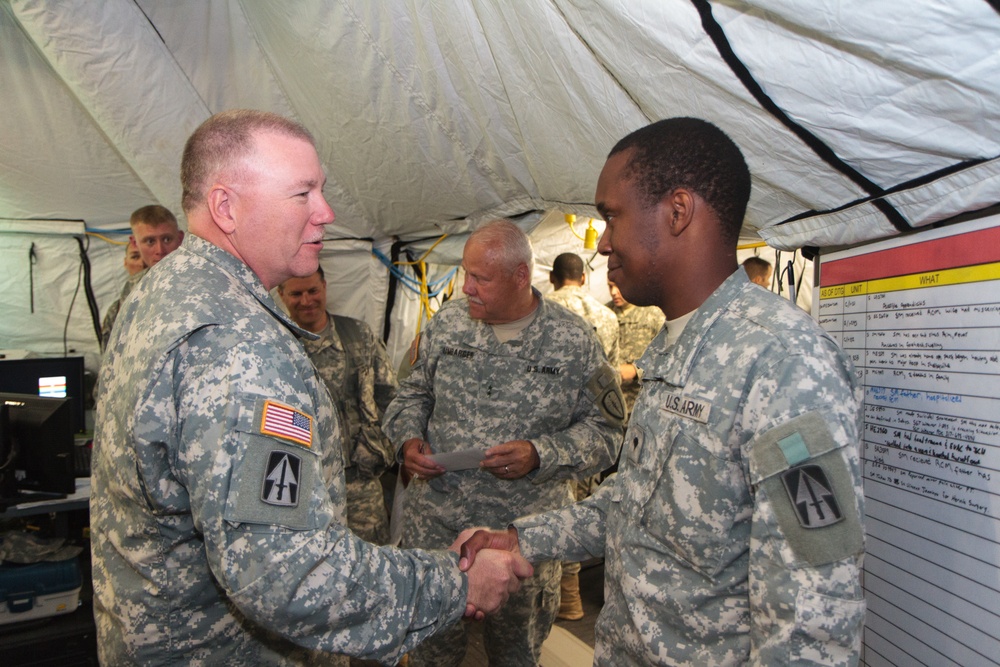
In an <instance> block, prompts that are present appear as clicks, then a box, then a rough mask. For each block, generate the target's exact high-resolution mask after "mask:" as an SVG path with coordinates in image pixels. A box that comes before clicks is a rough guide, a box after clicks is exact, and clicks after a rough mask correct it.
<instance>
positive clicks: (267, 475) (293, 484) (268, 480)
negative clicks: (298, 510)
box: [260, 450, 302, 507]
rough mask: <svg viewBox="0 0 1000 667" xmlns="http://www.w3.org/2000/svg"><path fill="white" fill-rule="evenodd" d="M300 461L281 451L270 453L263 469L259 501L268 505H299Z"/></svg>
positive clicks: (292, 455)
mask: <svg viewBox="0 0 1000 667" xmlns="http://www.w3.org/2000/svg"><path fill="white" fill-rule="evenodd" d="M301 471H302V459H300V458H299V457H298V456H295V455H294V454H290V453H288V452H284V451H281V450H276V451H272V452H271V454H270V455H269V456H268V457H267V466H265V468H264V483H263V484H262V485H261V491H260V499H261V500H262V501H263V502H265V503H267V504H268V505H277V506H279V507H295V506H297V505H298V504H299V476H300V473H301Z"/></svg>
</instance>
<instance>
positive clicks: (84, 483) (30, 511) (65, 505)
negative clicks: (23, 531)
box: [0, 477, 90, 520]
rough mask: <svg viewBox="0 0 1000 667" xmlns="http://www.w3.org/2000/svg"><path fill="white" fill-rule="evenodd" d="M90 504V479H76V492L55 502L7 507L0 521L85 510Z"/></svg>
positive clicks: (43, 501) (1, 514)
mask: <svg viewBox="0 0 1000 667" xmlns="http://www.w3.org/2000/svg"><path fill="white" fill-rule="evenodd" d="M89 504H90V478H89V477H77V478H76V492H75V493H73V494H71V495H68V496H66V497H65V498H58V499H56V500H39V501H37V502H24V503H21V504H19V505H14V506H12V507H8V508H7V509H6V510H4V511H2V512H0V520H2V519H13V518H16V517H19V516H32V515H34V514H48V513H50V512H65V511H68V510H82V509H87V506H88V505H89Z"/></svg>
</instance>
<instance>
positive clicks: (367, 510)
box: [302, 313, 396, 544]
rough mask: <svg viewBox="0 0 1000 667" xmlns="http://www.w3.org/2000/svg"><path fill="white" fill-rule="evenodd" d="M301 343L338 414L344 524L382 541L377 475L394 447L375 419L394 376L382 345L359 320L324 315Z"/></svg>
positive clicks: (392, 390) (384, 520)
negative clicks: (323, 324) (344, 487)
mask: <svg viewBox="0 0 1000 667" xmlns="http://www.w3.org/2000/svg"><path fill="white" fill-rule="evenodd" d="M302 342H303V345H304V346H305V348H306V352H308V353H309V358H310V359H312V362H313V364H314V365H315V366H316V370H317V371H319V375H320V377H322V378H323V380H324V381H325V382H326V386H327V389H329V390H330V396H331V397H332V398H333V403H334V405H335V406H336V407H337V411H338V415H339V416H340V418H341V428H342V429H343V434H342V441H343V444H344V460H345V461H347V468H346V470H345V471H344V475H345V478H346V480H347V525H348V526H349V527H350V529H351V530H353V531H354V534H355V535H357V536H358V537H360V538H361V539H363V540H365V541H366V542H372V543H374V544H386V543H387V542H388V541H389V515H388V514H387V513H386V509H385V497H384V495H383V493H382V483H381V482H380V481H379V478H380V477H381V476H382V473H383V472H385V471H386V469H388V467H389V466H390V465H392V462H393V460H394V459H395V450H393V448H392V444H391V443H390V442H389V439H388V438H387V437H385V434H383V433H382V426H381V424H380V422H381V419H382V414H383V413H384V412H385V408H386V407H387V406H388V405H389V401H391V400H392V397H393V396H395V395H396V375H395V373H393V371H392V365H391V363H390V362H389V356H388V355H387V354H386V352H385V346H384V345H383V344H382V341H380V340H379V339H378V338H376V337H375V334H373V333H372V330H371V329H370V328H369V327H368V325H367V324H365V323H364V322H362V321H360V320H356V319H353V318H350V317H342V316H340V315H332V314H330V313H327V324H326V327H325V328H324V329H323V331H321V332H319V340H309V339H303V341H302Z"/></svg>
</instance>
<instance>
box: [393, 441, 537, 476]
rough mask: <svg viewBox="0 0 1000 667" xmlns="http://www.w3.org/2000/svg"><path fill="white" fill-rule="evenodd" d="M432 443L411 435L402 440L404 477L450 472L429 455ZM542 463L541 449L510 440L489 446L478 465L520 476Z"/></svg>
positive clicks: (528, 443)
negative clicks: (404, 440)
mask: <svg viewBox="0 0 1000 667" xmlns="http://www.w3.org/2000/svg"><path fill="white" fill-rule="evenodd" d="M432 453H433V451H432V450H431V446H430V443H428V442H427V441H426V440H421V439H420V438H410V439H409V440H407V441H406V442H404V443H403V472H404V475H405V476H404V479H406V480H407V481H408V480H410V479H433V478H434V477H438V476H439V475H443V474H444V473H445V472H447V471H446V470H445V469H444V467H442V466H440V465H438V464H437V463H435V462H434V459H432V458H430V456H429V455H430V454H432ZM540 464H541V460H540V459H539V458H538V451H537V450H536V449H535V446H534V445H533V444H531V442H529V441H527V440H511V441H509V442H504V443H501V444H499V445H494V446H493V447H490V448H489V449H487V450H486V454H485V456H484V457H483V460H482V461H481V462H480V463H479V469H480V470H485V471H486V472H488V473H490V474H491V475H493V476H494V477H496V478H497V479H507V480H510V479H518V478H521V477H524V476H525V475H527V474H528V473H529V472H531V471H532V470H534V469H535V468H537V467H538V466H539V465H540Z"/></svg>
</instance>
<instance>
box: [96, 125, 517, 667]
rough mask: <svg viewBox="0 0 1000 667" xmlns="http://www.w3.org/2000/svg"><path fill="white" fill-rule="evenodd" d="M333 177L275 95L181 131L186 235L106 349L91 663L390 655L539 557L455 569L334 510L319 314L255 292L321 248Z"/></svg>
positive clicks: (495, 601) (334, 435)
mask: <svg viewBox="0 0 1000 667" xmlns="http://www.w3.org/2000/svg"><path fill="white" fill-rule="evenodd" d="M325 180H326V178H325V175H324V173H323V168H322V166H321V165H320V162H319V158H318V156H317V154H316V149H315V147H314V143H313V139H312V136H311V135H310V134H309V132H308V131H307V130H306V129H305V128H303V127H302V126H301V125H299V124H298V123H294V122H292V121H289V120H288V119H285V118H282V117H280V116H276V115H274V114H270V113H265V112H260V111H230V112H224V113H221V114H217V115H215V116H212V117H211V118H209V119H208V120H206V121H205V122H204V123H203V124H202V125H201V126H200V127H199V128H198V129H197V130H196V131H195V133H194V134H193V135H192V136H191V138H190V139H189V140H188V142H187V145H186V146H185V149H184V156H183V160H182V164H181V183H182V185H183V189H184V193H183V205H184V210H185V212H186V213H187V219H188V222H189V230H190V232H191V234H190V237H189V239H188V241H187V242H186V243H185V244H184V245H183V246H182V247H181V248H180V249H179V250H177V251H176V252H173V253H171V254H170V256H168V257H167V258H166V259H164V260H163V261H162V262H161V263H160V266H158V267H157V269H156V270H155V271H152V272H151V273H150V274H149V275H148V276H147V277H146V279H145V280H143V281H142V282H141V283H140V284H139V285H138V286H137V287H136V290H135V292H134V294H133V297H132V298H130V299H129V300H128V301H127V302H126V303H125V304H124V305H123V307H122V311H121V315H120V317H119V321H118V324H117V325H116V326H115V328H114V332H113V333H112V337H111V338H112V344H111V346H110V347H109V353H108V356H107V358H106V359H105V362H104V365H103V366H102V368H101V382H100V387H101V391H100V396H99V397H98V403H97V420H96V433H95V448H94V463H93V480H92V483H93V495H92V498H91V538H92V550H93V575H94V612H95V617H96V621H97V634H98V647H99V653H100V659H101V664H103V665H130V664H141V665H152V664H185V665H189V664H216V665H223V664H224V665H274V664H290V663H294V662H299V661H302V660H305V659H307V658H310V657H317V656H309V655H307V654H306V651H307V650H318V651H325V652H333V653H345V654H350V655H356V656H359V657H366V658H373V659H376V660H379V661H382V662H386V663H391V662H393V661H394V660H395V659H396V658H398V657H399V656H400V655H401V654H402V653H403V652H404V651H406V650H409V649H411V648H413V647H414V646H415V645H416V644H417V643H418V642H420V641H421V640H423V639H425V638H427V637H428V636H430V635H431V634H433V633H435V632H437V631H439V630H440V629H441V628H443V627H445V626H448V625H450V624H452V623H454V622H456V621H457V620H459V619H460V618H461V617H462V615H463V613H470V612H472V611H474V610H479V611H482V612H490V611H493V610H495V609H496V608H497V607H498V605H499V604H501V603H502V601H503V600H504V599H505V598H506V596H507V595H508V594H509V592H511V591H513V590H516V589H517V588H518V578H517V577H518V576H521V577H524V576H528V575H530V574H531V567H530V566H529V565H527V563H525V562H523V560H521V559H519V558H517V557H515V558H514V559H510V556H511V554H501V552H492V556H490V557H489V558H488V559H487V560H488V561H489V562H488V563H487V565H486V567H485V568H483V569H482V570H480V571H478V572H476V571H470V573H469V576H468V577H466V576H465V575H464V574H463V573H462V572H460V571H459V569H458V557H457V554H454V553H450V552H447V551H441V552H434V553H432V552H422V551H399V550H396V549H390V548H386V547H383V548H378V547H375V546H373V545H370V544H368V543H366V542H363V541H362V540H360V539H359V538H357V537H356V536H354V535H353V534H352V533H351V532H350V531H349V530H348V529H347V527H346V525H345V518H344V496H345V492H344V473H343V464H342V453H341V443H340V434H339V431H338V428H337V420H336V417H335V413H334V410H333V405H332V403H331V401H330V396H329V394H328V393H327V390H326V388H325V387H324V386H323V381H322V379H321V378H320V377H319V376H318V375H317V374H316V371H315V369H314V368H313V365H312V363H311V362H310V361H309V358H308V357H307V356H306V354H305V352H304V350H303V349H302V346H301V344H300V343H299V341H298V338H297V336H303V337H307V338H308V337H311V336H313V334H310V333H308V332H306V331H304V330H302V329H300V328H299V327H297V326H296V325H295V324H294V323H292V322H291V321H289V320H288V319H287V318H286V317H285V316H284V315H283V314H282V313H281V311H280V310H279V309H278V307H277V306H276V305H275V303H274V301H273V300H272V299H271V297H270V295H269V292H268V290H270V289H271V288H273V287H275V286H276V285H278V284H280V283H281V282H282V281H284V280H286V279H288V278H290V277H292V276H306V275H309V274H311V273H312V272H314V271H315V270H316V267H317V266H318V263H319V262H318V258H319V251H320V249H321V248H322V239H323V229H324V225H327V224H329V223H330V222H332V221H333V217H334V216H333V211H332V210H330V207H329V205H328V204H327V203H326V200H325V199H324V198H323V184H324V182H325ZM500 555H502V556H504V558H502V559H501V558H499V556H500ZM298 647H301V648H298Z"/></svg>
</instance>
